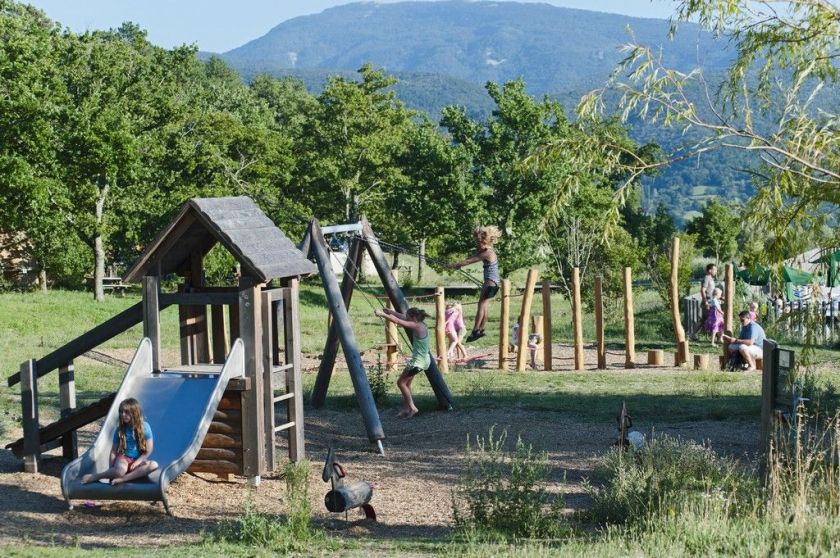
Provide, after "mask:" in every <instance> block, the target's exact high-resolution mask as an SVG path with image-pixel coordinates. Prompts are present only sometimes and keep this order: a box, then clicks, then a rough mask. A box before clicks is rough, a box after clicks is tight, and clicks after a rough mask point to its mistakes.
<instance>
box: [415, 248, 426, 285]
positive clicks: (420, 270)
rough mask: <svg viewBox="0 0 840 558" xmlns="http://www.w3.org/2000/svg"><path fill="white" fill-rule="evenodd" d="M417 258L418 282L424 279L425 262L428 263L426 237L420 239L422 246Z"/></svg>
mask: <svg viewBox="0 0 840 558" xmlns="http://www.w3.org/2000/svg"><path fill="white" fill-rule="evenodd" d="M417 255H418V258H417V282H418V283H420V281H422V280H423V264H425V263H426V239H425V238H421V239H420V246H419V247H418V254H417Z"/></svg>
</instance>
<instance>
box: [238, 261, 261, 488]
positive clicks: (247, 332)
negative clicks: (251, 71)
mask: <svg viewBox="0 0 840 558" xmlns="http://www.w3.org/2000/svg"><path fill="white" fill-rule="evenodd" d="M260 287H261V285H260V283H258V282H257V280H256V279H255V278H253V277H249V276H243V277H240V279H239V336H240V339H242V342H243V343H244V344H245V377H246V378H250V379H251V389H249V390H248V391H244V392H242V393H243V404H244V407H243V410H242V436H243V450H244V452H243V459H244V474H245V476H246V477H250V478H252V479H253V478H256V477H259V476H260V475H261V474H262V472H263V468H264V467H263V465H264V462H265V461H264V457H265V456H264V446H263V439H264V435H265V428H264V418H263V408H264V407H263V399H262V395H263V378H262V314H261V299H260Z"/></svg>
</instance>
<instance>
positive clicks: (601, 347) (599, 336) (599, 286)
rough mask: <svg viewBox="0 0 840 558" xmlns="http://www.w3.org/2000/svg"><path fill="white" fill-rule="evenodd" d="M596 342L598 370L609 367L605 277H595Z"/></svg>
mask: <svg viewBox="0 0 840 558" xmlns="http://www.w3.org/2000/svg"><path fill="white" fill-rule="evenodd" d="M595 343H596V344H597V345H598V370H604V369H605V368H606V367H607V345H606V341H605V338H604V278H603V277H601V276H600V275H598V276H597V277H595Z"/></svg>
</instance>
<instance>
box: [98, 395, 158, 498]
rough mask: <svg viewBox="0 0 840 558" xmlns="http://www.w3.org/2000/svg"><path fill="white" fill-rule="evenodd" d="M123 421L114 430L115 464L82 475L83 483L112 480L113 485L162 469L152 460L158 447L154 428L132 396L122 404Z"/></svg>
mask: <svg viewBox="0 0 840 558" xmlns="http://www.w3.org/2000/svg"><path fill="white" fill-rule="evenodd" d="M117 420H118V421H119V423H118V425H117V430H116V432H114V442H113V446H112V447H111V460H110V463H111V467H110V468H109V469H108V470H106V471H104V472H102V473H96V474H91V475H85V476H83V477H82V484H87V483H89V482H94V481H98V480H99V479H111V485H113V486H116V485H118V484H121V483H124V482H127V481H130V480H134V479H139V478H140V477H145V476H146V475H148V474H149V473H151V472H152V471H154V470H155V469H157V468H158V464H157V462H155V461H150V460H149V455H151V453H152V449H153V448H154V440H153V437H152V427H151V426H149V423H148V422H146V420H145V419H144V418H143V409H142V407H140V402H139V401H137V400H136V399H134V398H133V397H129V398H128V399H124V400H123V401H122V403H120V410H119V414H118V416H117Z"/></svg>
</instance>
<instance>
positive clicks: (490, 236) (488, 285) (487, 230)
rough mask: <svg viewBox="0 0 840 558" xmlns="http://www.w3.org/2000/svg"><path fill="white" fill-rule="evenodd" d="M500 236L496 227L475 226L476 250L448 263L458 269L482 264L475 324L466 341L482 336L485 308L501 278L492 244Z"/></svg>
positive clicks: (485, 315) (497, 289)
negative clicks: (482, 269) (476, 263)
mask: <svg viewBox="0 0 840 558" xmlns="http://www.w3.org/2000/svg"><path fill="white" fill-rule="evenodd" d="M501 237H502V233H501V231H500V230H499V229H498V227H494V226H492V225H491V226H487V227H476V228H475V230H473V238H474V239H475V245H476V248H477V250H476V252H475V253H474V254H472V255H471V256H468V257H467V258H465V259H463V260H461V261H459V262H456V263H453V264H450V266H449V267H450V268H452V269H460V268H462V267H464V266H465V265H469V264H471V263H475V262H479V261H480V262H481V263H482V265H483V266H484V282H483V284H482V285H481V293H480V294H479V295H478V310H477V311H476V314H475V324H474V325H473V330H472V332H471V333H470V335H469V337H467V341H468V342H469V341H475V340H476V339H479V338H481V337H484V335H485V334H484V325H485V324H486V323H487V310H488V308H489V307H490V301H491V300H492V299H493V297H494V296H496V293H498V292H499V285H500V284H501V279H500V277H499V260H498V259H497V258H496V251H495V250H494V249H493V245H494V244H496V242H498V241H499V239H500V238H501Z"/></svg>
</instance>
